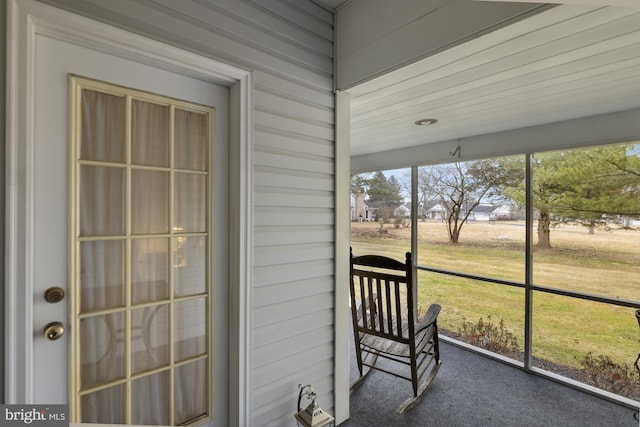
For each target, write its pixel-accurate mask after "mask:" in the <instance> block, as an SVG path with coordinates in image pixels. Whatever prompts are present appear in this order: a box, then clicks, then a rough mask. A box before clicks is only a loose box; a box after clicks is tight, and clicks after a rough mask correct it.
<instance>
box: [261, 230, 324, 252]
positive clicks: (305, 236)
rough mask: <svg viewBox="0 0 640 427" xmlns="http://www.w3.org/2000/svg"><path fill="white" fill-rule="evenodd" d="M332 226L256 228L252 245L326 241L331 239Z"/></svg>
mask: <svg viewBox="0 0 640 427" xmlns="http://www.w3.org/2000/svg"><path fill="white" fill-rule="evenodd" d="M333 236H334V230H333V227H332V226H326V225H322V226H318V225H298V226H291V225H284V226H273V227H260V228H257V229H256V234H255V236H254V246H255V247H260V246H271V245H274V246H275V245H296V244H300V243H313V242H327V241H330V240H331V239H333Z"/></svg>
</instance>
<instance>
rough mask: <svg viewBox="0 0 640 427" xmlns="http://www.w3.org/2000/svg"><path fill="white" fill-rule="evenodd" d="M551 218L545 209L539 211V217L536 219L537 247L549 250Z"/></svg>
mask: <svg viewBox="0 0 640 427" xmlns="http://www.w3.org/2000/svg"><path fill="white" fill-rule="evenodd" d="M550 234H551V216H550V215H549V211H547V210H546V209H540V216H539V218H538V245H537V246H538V247H539V248H550V247H551V238H550Z"/></svg>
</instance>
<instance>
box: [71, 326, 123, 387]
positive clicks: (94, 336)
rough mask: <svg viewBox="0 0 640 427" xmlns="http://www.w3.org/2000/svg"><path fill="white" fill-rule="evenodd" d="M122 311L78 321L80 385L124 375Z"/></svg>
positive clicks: (84, 385)
mask: <svg viewBox="0 0 640 427" xmlns="http://www.w3.org/2000/svg"><path fill="white" fill-rule="evenodd" d="M124 327H125V323H124V313H114V314H107V315H104V316H96V317H89V318H86V319H82V320H81V321H80V338H81V342H82V348H81V355H80V364H81V371H80V375H81V379H82V381H81V383H82V388H83V389H86V388H89V387H91V386H94V385H99V384H102V383H105V382H108V381H113V380H115V379H119V378H124V376H125V345H124V332H125V330H124Z"/></svg>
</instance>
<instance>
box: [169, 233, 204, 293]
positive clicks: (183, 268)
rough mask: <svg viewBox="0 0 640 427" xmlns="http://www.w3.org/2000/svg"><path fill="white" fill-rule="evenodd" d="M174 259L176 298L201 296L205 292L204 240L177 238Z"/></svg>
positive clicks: (202, 238) (200, 238)
mask: <svg viewBox="0 0 640 427" xmlns="http://www.w3.org/2000/svg"><path fill="white" fill-rule="evenodd" d="M174 240H175V241H176V250H175V251H176V253H175V259H174V276H173V280H174V286H175V295H176V296H186V295H195V294H201V293H203V292H205V290H206V284H207V274H206V272H207V268H206V267H207V266H206V255H207V251H206V247H205V243H206V239H205V238H204V237H195V236H194V237H177V238H175V239H174Z"/></svg>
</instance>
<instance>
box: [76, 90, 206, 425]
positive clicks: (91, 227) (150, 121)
mask: <svg viewBox="0 0 640 427" xmlns="http://www.w3.org/2000/svg"><path fill="white" fill-rule="evenodd" d="M81 102H82V108H81V110H82V126H81V129H82V131H81V149H80V156H81V160H83V161H89V162H85V163H83V164H82V165H81V167H80V177H79V179H80V224H81V226H80V233H81V236H82V237H83V238H85V241H82V242H81V244H80V247H81V250H80V259H79V262H80V270H81V277H80V312H81V313H83V315H85V316H86V318H84V319H83V320H81V322H80V325H81V326H80V329H81V331H80V342H81V358H80V364H81V368H80V373H81V390H87V389H89V388H91V387H95V386H102V385H107V384H109V385H107V386H105V387H104V388H103V389H101V390H98V391H89V392H88V393H86V394H85V395H84V396H83V397H82V398H81V407H82V422H92V423H125V422H126V421H127V420H126V415H125V414H126V407H127V404H126V402H125V396H126V393H125V385H124V383H122V381H125V380H126V363H127V362H126V360H127V358H129V357H130V362H129V363H130V366H131V368H130V370H131V373H132V375H134V378H133V379H132V380H131V391H132V393H131V394H132V404H131V423H133V424H147V425H166V424H169V423H170V419H169V403H170V397H169V396H170V395H171V393H173V398H174V401H175V407H174V410H175V420H174V422H175V423H184V422H187V421H189V420H190V419H193V418H196V417H199V416H201V415H203V414H206V412H207V402H208V390H207V380H206V378H207V375H208V370H207V366H208V365H207V363H205V362H206V359H202V358H200V359H198V360H191V359H192V358H197V357H198V356H201V355H203V354H206V352H207V348H206V343H207V338H206V336H207V331H208V328H207V327H206V319H207V309H206V307H207V301H208V299H207V298H208V297H207V295H206V294H205V293H204V292H205V291H206V275H207V269H206V253H207V250H206V245H205V242H206V240H205V238H204V237H200V236H193V235H191V236H185V237H180V236H173V237H171V236H172V234H171V233H172V232H178V233H204V232H206V227H207V226H206V222H207V221H206V203H207V197H206V192H207V175H206V174H203V172H206V168H207V165H208V162H206V152H207V149H206V147H207V145H208V139H207V135H208V134H209V129H208V120H207V118H206V117H207V116H206V115H204V114H200V113H192V112H188V111H183V110H176V114H175V130H176V138H175V142H174V144H175V151H176V153H179V154H176V155H175V162H176V167H179V168H180V169H181V171H180V172H179V173H178V172H175V173H172V172H171V169H170V166H171V165H170V159H171V152H170V149H171V144H170V140H171V138H170V131H169V130H170V127H169V124H170V120H169V117H170V108H169V107H168V106H167V105H160V104H155V103H151V102H146V101H140V100H134V101H133V102H132V104H131V112H132V117H131V147H130V153H131V163H130V164H127V154H126V153H127V147H126V137H125V133H124V132H125V128H126V126H125V124H126V120H125V114H126V111H127V109H126V98H125V97H124V96H116V95H111V94H106V93H102V92H98V91H93V90H83V91H82V101H81ZM192 151H193V152H192ZM94 162H95V163H94ZM98 162H99V164H98ZM178 164H179V165H178ZM127 170H130V172H129V178H127ZM190 171H193V172H190ZM172 181H173V184H172ZM127 182H129V183H130V184H129V185H130V187H129V190H127V185H128V184H127ZM172 186H173V187H174V188H175V195H174V197H173V201H172V197H171V190H170V189H171V188H172ZM127 194H130V199H129V200H127ZM172 205H173V206H174V207H173V208H172ZM171 209H173V218H174V221H175V222H174V223H173V224H170V217H171V215H170V210H171ZM127 212H129V215H130V221H129V224H130V225H129V226H128V227H127V217H128V216H127ZM194 244H195V245H194ZM127 258H128V260H129V261H126V260H127ZM177 260H179V263H178V262H177ZM126 265H129V268H128V273H129V277H126V275H127V268H126ZM170 277H173V278H174V280H176V283H175V286H176V290H175V292H174V295H175V296H176V297H188V298H189V299H188V300H185V301H183V302H175V303H171V301H170V299H171V298H172V297H173V296H172V295H170V284H169V278H170ZM127 284H128V285H127ZM196 295H197V296H196ZM127 300H129V301H130V304H131V309H130V310H131V314H130V319H131V320H130V323H127V321H126V320H125V319H126V317H127V315H126V310H127V307H126V303H127ZM97 310H110V311H111V312H109V313H102V314H93V313H94V312H96V311H97ZM172 313H173V314H172ZM172 316H173V317H172ZM172 318H173V319H174V320H173V321H172V320H171V319H172ZM127 324H128V325H129V326H128V328H129V329H130V330H129V336H130V338H131V340H130V342H129V343H127V342H126V337H127V333H126V328H127ZM172 324H173V325H174V326H173V336H174V342H173V343H171V342H169V337H170V333H169V332H170V328H171V325H172ZM127 348H128V349H129V351H130V354H127ZM171 353H173V354H171ZM172 358H173V359H174V360H175V361H176V362H182V361H184V362H186V363H185V364H183V365H181V366H178V367H177V368H176V369H175V370H174V374H175V379H174V387H173V390H172V389H170V375H171V374H170V370H168V368H169V363H170V360H171V359H172ZM149 369H160V371H159V372H155V373H153V374H148V375H147V374H146V372H147V371H148V370H149Z"/></svg>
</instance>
